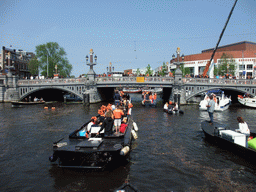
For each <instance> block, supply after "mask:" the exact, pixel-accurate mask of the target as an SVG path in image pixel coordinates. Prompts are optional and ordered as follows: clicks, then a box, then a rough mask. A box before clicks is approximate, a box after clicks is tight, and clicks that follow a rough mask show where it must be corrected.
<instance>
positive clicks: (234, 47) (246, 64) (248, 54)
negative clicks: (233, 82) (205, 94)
mask: <svg viewBox="0 0 256 192" xmlns="http://www.w3.org/2000/svg"><path fill="white" fill-rule="evenodd" d="M213 51H214V49H213V48H212V49H206V50H203V51H202V52H201V53H200V54H193V55H186V56H185V58H184V61H183V63H184V67H185V68H189V69H190V74H193V75H195V76H197V75H202V74H203V72H204V69H205V66H206V64H207V62H208V61H209V60H210V58H211V56H212V53H213ZM224 53H225V54H227V55H230V56H231V57H232V58H233V60H234V63H235V66H236V69H235V76H236V78H239V79H242V78H250V77H253V78H255V77H256V43H254V42H249V41H243V42H238V43H234V44H229V45H225V46H220V47H218V49H217V50H216V52H215V55H214V58H213V60H212V63H211V66H210V68H209V77H210V78H213V77H214V73H213V71H214V67H217V66H218V65H219V64H220V63H221V61H222V60H221V56H222V55H223V54H224ZM176 61H177V58H175V59H173V60H171V61H170V64H168V72H172V71H174V70H175V69H176V65H174V64H173V63H174V62H176ZM180 62H181V61H180Z"/></svg>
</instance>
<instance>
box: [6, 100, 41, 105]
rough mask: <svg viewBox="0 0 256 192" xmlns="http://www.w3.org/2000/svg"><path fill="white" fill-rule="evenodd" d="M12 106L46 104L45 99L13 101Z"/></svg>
mask: <svg viewBox="0 0 256 192" xmlns="http://www.w3.org/2000/svg"><path fill="white" fill-rule="evenodd" d="M11 104H12V106H19V105H38V104H45V101H28V102H27V101H12V102H11Z"/></svg>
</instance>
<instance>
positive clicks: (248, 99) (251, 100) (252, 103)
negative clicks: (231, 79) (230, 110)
mask: <svg viewBox="0 0 256 192" xmlns="http://www.w3.org/2000/svg"><path fill="white" fill-rule="evenodd" d="M237 100H238V102H239V103H241V104H242V105H245V106H247V107H252V108H256V97H255V96H252V95H251V94H245V95H244V96H242V95H238V97H237Z"/></svg>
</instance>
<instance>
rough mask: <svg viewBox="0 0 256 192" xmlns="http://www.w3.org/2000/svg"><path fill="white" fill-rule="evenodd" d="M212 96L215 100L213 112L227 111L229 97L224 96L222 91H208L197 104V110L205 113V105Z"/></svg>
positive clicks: (229, 101) (229, 102)
mask: <svg viewBox="0 0 256 192" xmlns="http://www.w3.org/2000/svg"><path fill="white" fill-rule="evenodd" d="M211 94H214V95H215V98H214V101H215V108H214V111H224V110H227V109H228V108H229V106H230V104H231V96H230V97H227V96H226V95H225V94H224V91H221V90H216V91H208V92H207V93H206V95H205V97H204V99H203V100H202V101H201V102H200V104H199V110H203V111H207V107H206V106H207V105H208V103H209V101H210V98H209V95H211Z"/></svg>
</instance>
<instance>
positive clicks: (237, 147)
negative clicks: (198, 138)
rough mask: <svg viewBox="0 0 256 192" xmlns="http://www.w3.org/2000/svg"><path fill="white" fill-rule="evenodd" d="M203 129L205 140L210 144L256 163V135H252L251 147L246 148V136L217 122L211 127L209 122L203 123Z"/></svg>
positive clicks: (249, 142) (249, 143)
mask: <svg viewBox="0 0 256 192" xmlns="http://www.w3.org/2000/svg"><path fill="white" fill-rule="evenodd" d="M201 128H202V130H203V132H204V135H205V139H206V140H207V141H209V142H210V143H213V144H216V145H218V146H219V147H221V148H223V149H226V150H228V151H230V152H232V153H234V154H237V155H239V156H241V157H243V158H245V159H247V160H250V161H252V162H255V159H256V150H255V146H254V145H255V141H256V133H252V132H251V133H250V137H249V138H250V140H249V141H248V145H249V147H246V146H247V144H246V143H247V141H246V140H247V138H246V136H245V134H242V133H238V132H236V131H233V130H230V129H228V127H227V126H226V125H223V124H220V123H217V122H214V123H213V124H212V125H211V124H210V123H209V122H208V121H203V122H201Z"/></svg>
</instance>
